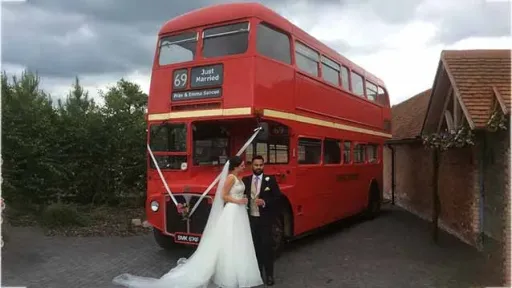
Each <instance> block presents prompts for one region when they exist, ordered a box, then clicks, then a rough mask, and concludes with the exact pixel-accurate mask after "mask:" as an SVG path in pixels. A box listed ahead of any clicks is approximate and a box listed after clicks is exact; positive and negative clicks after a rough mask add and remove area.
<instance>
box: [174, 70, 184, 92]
mask: <svg viewBox="0 0 512 288" xmlns="http://www.w3.org/2000/svg"><path fill="white" fill-rule="evenodd" d="M173 74H174V75H173V78H174V81H173V88H174V89H182V88H185V87H187V82H188V73H187V69H180V70H176V71H174V73H173Z"/></svg>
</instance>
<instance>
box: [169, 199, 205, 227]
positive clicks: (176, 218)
mask: <svg viewBox="0 0 512 288" xmlns="http://www.w3.org/2000/svg"><path fill="white" fill-rule="evenodd" d="M186 196H187V198H189V199H190V200H189V203H188V205H189V207H190V209H191V210H192V208H193V207H194V205H196V203H197V201H198V200H199V197H200V195H196V194H188V195H186ZM175 198H176V201H178V203H181V204H185V203H186V198H185V195H175ZM208 198H209V197H208V196H207V197H204V198H203V200H201V203H200V204H199V206H197V209H196V211H194V214H192V216H190V219H189V220H188V221H189V229H190V230H188V229H187V220H183V217H182V216H181V214H179V213H178V211H177V209H176V206H175V205H174V203H173V202H172V201H167V206H166V228H167V232H168V233H174V232H186V233H193V234H202V233H203V230H204V228H205V226H206V222H207V221H208V216H209V214H210V209H211V207H212V205H211V204H209V199H208ZM210 201H211V200H210Z"/></svg>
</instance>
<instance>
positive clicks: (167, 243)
mask: <svg viewBox="0 0 512 288" xmlns="http://www.w3.org/2000/svg"><path fill="white" fill-rule="evenodd" d="M153 237H154V238H155V242H156V244H158V246H160V247H161V248H163V249H165V250H174V249H176V248H177V246H178V244H176V243H175V242H174V238H173V237H172V236H169V235H165V234H164V233H162V231H160V230H158V229H156V228H153Z"/></svg>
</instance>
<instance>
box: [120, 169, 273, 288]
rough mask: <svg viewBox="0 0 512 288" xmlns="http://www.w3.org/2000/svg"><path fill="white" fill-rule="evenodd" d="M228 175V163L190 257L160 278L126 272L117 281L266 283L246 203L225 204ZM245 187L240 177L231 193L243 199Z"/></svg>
mask: <svg viewBox="0 0 512 288" xmlns="http://www.w3.org/2000/svg"><path fill="white" fill-rule="evenodd" d="M226 176H227V165H226V166H225V167H224V170H223V175H222V176H221V180H220V183H219V187H218V188H217V192H216V195H215V200H214V203H213V205H212V211H211V212H210V216H209V219H208V223H207V225H206V228H205V231H204V233H203V237H202V239H201V242H200V243H199V246H198V247H197V250H196V251H195V252H194V254H192V256H191V257H190V258H189V259H183V258H182V259H180V260H178V266H177V267H175V268H173V269H171V270H170V271H169V272H168V273H167V274H165V275H163V276H162V277H161V278H159V279H158V278H148V277H141V276H134V275H130V274H123V275H120V276H118V277H116V278H114V280H113V283H115V284H118V285H122V286H125V287H133V288H134V287H140V288H142V287H146V288H157V287H158V288H197V287H223V288H239V287H255V286H259V285H262V284H263V281H262V279H261V274H260V271H259V267H258V261H257V259H256V253H255V250H254V244H253V241H252V235H251V229H250V224H249V216H248V215H247V209H246V206H244V205H239V204H234V203H226V205H224V201H223V200H222V195H221V194H222V189H221V187H223V186H224V182H225V179H226ZM244 191H245V185H244V183H243V182H242V181H241V180H239V179H236V180H235V183H234V184H233V186H232V187H231V190H230V192H229V193H230V195H231V196H232V197H233V198H236V199H242V198H243V197H244V194H245V193H244ZM216 211H217V212H216ZM154 265H160V263H154Z"/></svg>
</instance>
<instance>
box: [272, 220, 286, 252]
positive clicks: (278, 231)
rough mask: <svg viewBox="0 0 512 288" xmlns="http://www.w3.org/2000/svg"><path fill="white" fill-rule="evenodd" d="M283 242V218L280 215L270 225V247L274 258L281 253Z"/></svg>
mask: <svg viewBox="0 0 512 288" xmlns="http://www.w3.org/2000/svg"><path fill="white" fill-rule="evenodd" d="M284 243H285V239H284V218H283V217H282V216H278V217H276V220H275V221H274V224H273V225H272V246H273V247H272V248H273V250H274V255H275V257H276V258H277V257H279V256H280V255H281V252H282V251H283V247H284Z"/></svg>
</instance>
